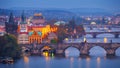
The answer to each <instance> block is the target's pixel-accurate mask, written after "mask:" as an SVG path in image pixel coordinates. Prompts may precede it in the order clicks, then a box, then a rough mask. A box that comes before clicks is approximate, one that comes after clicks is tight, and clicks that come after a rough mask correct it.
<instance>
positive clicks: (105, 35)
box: [96, 33, 115, 38]
mask: <svg viewBox="0 0 120 68" xmlns="http://www.w3.org/2000/svg"><path fill="white" fill-rule="evenodd" d="M96 37H97V38H99V37H112V38H114V37H115V35H114V34H111V33H101V34H97V35H96Z"/></svg>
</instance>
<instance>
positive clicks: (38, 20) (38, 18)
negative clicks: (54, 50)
mask: <svg viewBox="0 0 120 68" xmlns="http://www.w3.org/2000/svg"><path fill="white" fill-rule="evenodd" d="M56 31H57V27H51V26H50V25H47V24H46V23H45V18H44V17H43V16H42V14H34V16H33V17H32V18H31V19H28V23H27V24H26V23H25V22H23V24H22V23H21V24H19V26H18V33H19V34H20V35H21V34H22V35H23V34H24V35H26V37H24V38H25V39H26V44H27V40H28V44H32V43H37V44H40V43H42V42H43V40H45V39H46V38H47V37H48V35H49V34H50V33H51V32H56ZM24 41H25V40H24ZM46 41H47V40H46ZM18 42H19V41H18ZM19 44H23V43H19Z"/></svg>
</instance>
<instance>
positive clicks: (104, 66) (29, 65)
mask: <svg viewBox="0 0 120 68" xmlns="http://www.w3.org/2000/svg"><path fill="white" fill-rule="evenodd" d="M65 52H66V57H42V56H29V57H27V56H24V57H23V58H21V59H20V60H17V61H16V62H15V63H13V64H0V68H120V57H113V58H110V57H109V58H107V57H105V54H106V53H105V52H104V50H103V49H102V48H100V47H96V48H93V49H92V50H90V52H91V53H90V55H91V57H87V58H80V57H79V53H80V52H79V51H78V50H77V49H75V48H73V47H70V48H68V49H67V50H66V51H65ZM116 53H117V54H118V55H119V54H120V48H119V49H118V50H117V52H116Z"/></svg>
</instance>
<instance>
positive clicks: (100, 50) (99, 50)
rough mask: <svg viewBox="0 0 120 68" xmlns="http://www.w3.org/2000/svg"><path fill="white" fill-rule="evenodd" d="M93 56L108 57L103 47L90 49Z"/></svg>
mask: <svg viewBox="0 0 120 68" xmlns="http://www.w3.org/2000/svg"><path fill="white" fill-rule="evenodd" d="M88 51H89V55H91V56H106V54H107V51H106V50H105V48H104V47H102V46H93V47H90V48H89V49H88Z"/></svg>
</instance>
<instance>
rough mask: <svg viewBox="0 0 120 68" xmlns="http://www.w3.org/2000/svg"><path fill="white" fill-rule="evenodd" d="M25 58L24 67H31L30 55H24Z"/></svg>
mask: <svg viewBox="0 0 120 68" xmlns="http://www.w3.org/2000/svg"><path fill="white" fill-rule="evenodd" d="M23 60H24V63H25V64H24V67H25V68H29V57H28V56H24V57H23Z"/></svg>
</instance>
